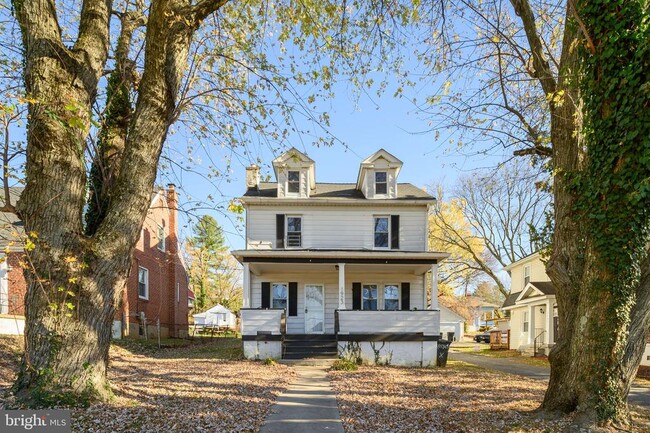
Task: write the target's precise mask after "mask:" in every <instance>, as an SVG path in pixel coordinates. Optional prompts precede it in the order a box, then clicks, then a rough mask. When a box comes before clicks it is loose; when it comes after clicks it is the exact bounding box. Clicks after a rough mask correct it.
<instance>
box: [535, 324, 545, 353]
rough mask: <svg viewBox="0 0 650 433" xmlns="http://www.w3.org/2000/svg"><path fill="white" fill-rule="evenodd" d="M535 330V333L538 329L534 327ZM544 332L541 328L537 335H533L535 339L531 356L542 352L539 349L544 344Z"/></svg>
mask: <svg viewBox="0 0 650 433" xmlns="http://www.w3.org/2000/svg"><path fill="white" fill-rule="evenodd" d="M535 331H536V332H535V333H537V331H539V330H538V329H536V330H535ZM545 334H546V331H544V330H542V331H541V332H539V334H537V336H536V337H535V340H533V356H537V355H543V354H544V353H543V352H542V351H541V350H539V349H540V348H541V347H542V346H543V345H544V335H545Z"/></svg>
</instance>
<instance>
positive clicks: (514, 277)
mask: <svg viewBox="0 0 650 433" xmlns="http://www.w3.org/2000/svg"><path fill="white" fill-rule="evenodd" d="M527 266H528V267H530V281H533V282H534V281H538V282H543V281H551V279H550V278H549V277H548V275H546V267H545V266H544V263H542V261H541V260H540V258H539V256H535V257H533V258H531V260H527V261H524V262H522V263H520V264H519V265H517V266H515V267H513V268H512V269H511V270H510V278H511V283H510V292H511V293H518V292H521V291H522V290H523V289H524V268H525V267H527Z"/></svg>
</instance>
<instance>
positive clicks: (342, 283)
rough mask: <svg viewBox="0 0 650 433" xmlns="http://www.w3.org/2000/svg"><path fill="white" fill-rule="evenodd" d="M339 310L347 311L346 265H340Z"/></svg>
mask: <svg viewBox="0 0 650 433" xmlns="http://www.w3.org/2000/svg"><path fill="white" fill-rule="evenodd" d="M339 310H345V263H339Z"/></svg>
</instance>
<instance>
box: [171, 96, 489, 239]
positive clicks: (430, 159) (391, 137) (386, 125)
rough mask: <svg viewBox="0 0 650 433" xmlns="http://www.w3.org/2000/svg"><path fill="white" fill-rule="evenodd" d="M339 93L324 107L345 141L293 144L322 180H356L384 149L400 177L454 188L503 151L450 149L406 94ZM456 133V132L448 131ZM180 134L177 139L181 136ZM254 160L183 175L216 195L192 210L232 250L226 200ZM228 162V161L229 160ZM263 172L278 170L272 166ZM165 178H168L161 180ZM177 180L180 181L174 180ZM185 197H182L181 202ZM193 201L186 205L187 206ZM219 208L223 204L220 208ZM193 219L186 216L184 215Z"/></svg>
mask: <svg viewBox="0 0 650 433" xmlns="http://www.w3.org/2000/svg"><path fill="white" fill-rule="evenodd" d="M336 95H337V96H336V98H335V99H333V100H328V101H325V102H324V103H322V107H323V108H324V109H325V110H327V111H328V112H329V114H330V116H331V120H330V132H331V133H332V134H333V135H335V136H336V137H337V138H338V139H339V140H340V141H341V142H342V143H343V144H335V145H334V146H332V147H315V146H311V145H310V144H308V143H310V142H311V139H305V140H301V139H300V137H296V138H295V139H294V140H293V141H292V142H290V143H289V145H292V146H295V147H296V148H298V149H300V150H301V151H305V152H306V153H307V154H308V155H309V156H310V157H311V158H312V159H314V160H315V161H316V180H317V182H355V181H356V177H357V173H358V168H359V163H360V162H361V161H362V160H363V159H365V158H366V157H367V156H369V155H371V154H372V153H374V152H375V151H377V150H378V149H380V148H384V149H386V150H387V151H389V152H390V153H392V154H394V155H395V156H396V157H398V158H399V159H401V160H402V161H403V162H404V167H403V168H402V171H401V172H400V176H399V179H398V180H399V181H400V182H410V183H412V184H414V185H416V186H419V187H426V186H427V185H432V184H435V183H438V182H443V184H444V185H446V186H448V187H449V188H451V186H452V185H453V183H454V181H455V180H456V178H457V177H458V176H459V175H461V174H463V173H467V172H470V171H471V170H473V169H476V168H484V167H490V166H494V165H495V163H496V162H498V161H500V160H501V156H499V155H497V156H493V157H491V158H489V159H486V158H485V157H476V156H474V157H466V156H464V155H461V154H460V153H458V152H455V151H453V150H450V145H449V143H448V142H447V141H446V139H448V138H449V135H448V136H447V137H446V138H445V141H442V140H443V138H442V137H444V134H441V138H440V140H439V141H435V139H434V134H433V133H426V130H427V128H428V122H427V120H425V119H422V118H420V116H419V113H418V112H417V110H416V109H415V107H414V106H413V104H412V103H411V102H410V101H409V100H407V99H406V98H402V99H396V98H394V97H393V96H392V92H391V91H390V89H389V91H387V92H385V94H384V95H383V96H381V97H378V96H377V95H372V97H371V96H368V95H362V96H361V97H360V98H359V99H357V98H354V97H353V96H352V95H351V92H350V90H349V89H348V88H347V87H346V86H345V85H343V84H341V85H339V86H338V88H337V89H336ZM449 134H450V135H453V131H450V132H449ZM177 139H179V137H175V138H173V140H177ZM256 151H257V152H258V155H255V156H259V157H260V158H261V159H262V160H263V161H264V162H265V163H267V164H268V163H270V162H271V160H272V159H273V158H274V157H275V156H277V155H274V154H272V152H271V150H270V149H268V148H259V149H257V150H256ZM226 153H227V150H224V149H222V150H219V149H213V151H211V157H210V159H211V160H212V161H211V162H208V159H207V158H206V159H204V160H203V162H202V163H201V164H200V165H198V166H195V169H197V170H198V171H202V172H206V171H207V170H209V166H210V165H211V164H216V165H219V158H222V159H221V161H223V158H224V157H225V156H224V155H225V154H226ZM253 161H254V156H251V157H249V158H248V159H247V158H246V157H244V158H241V159H240V160H239V161H237V162H235V163H233V165H232V172H231V173H230V174H229V176H228V178H227V179H225V178H224V179H219V180H217V181H214V180H213V181H212V182H206V181H205V180H202V179H201V178H199V177H198V176H195V175H192V174H189V173H186V174H184V175H183V180H182V182H181V183H182V191H184V194H185V196H186V197H187V195H188V194H189V195H191V198H192V199H196V200H205V199H206V197H208V195H211V196H212V198H213V200H214V203H212V202H210V203H206V205H205V206H204V207H202V208H201V209H197V210H195V211H193V212H192V213H193V214H194V215H195V216H196V215H201V214H205V213H207V214H210V215H212V216H214V217H215V218H216V219H217V220H218V221H219V223H220V224H221V226H222V227H223V229H224V231H225V233H226V238H227V241H228V244H229V246H230V248H231V249H240V248H244V243H245V240H244V233H243V226H242V224H241V223H240V224H237V222H236V215H233V214H231V213H228V212H224V211H223V208H224V207H225V206H226V205H227V202H228V201H229V200H230V199H232V198H236V197H239V196H240V195H241V194H243V193H244V191H245V167H246V165H248V164H249V163H251V162H253ZM224 165H225V164H224ZM263 174H271V175H272V178H273V180H275V179H274V177H273V174H272V173H269V172H268V171H267V172H266V173H263ZM161 182H163V183H164V182H166V181H165V180H164V179H161ZM175 182H176V183H178V180H176V181H175ZM183 200H184V198H183V196H181V202H182V201H183ZM187 206H188V205H186V207H187ZM218 208H220V209H218ZM181 218H182V219H185V224H187V223H188V221H187V216H181ZM189 234H190V231H189V229H188V227H184V228H183V232H182V233H181V236H187V235H189Z"/></svg>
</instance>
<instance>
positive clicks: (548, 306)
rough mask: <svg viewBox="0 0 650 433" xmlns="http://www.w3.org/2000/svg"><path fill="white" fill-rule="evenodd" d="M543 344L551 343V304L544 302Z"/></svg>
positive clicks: (549, 301) (550, 302)
mask: <svg viewBox="0 0 650 433" xmlns="http://www.w3.org/2000/svg"><path fill="white" fill-rule="evenodd" d="M544 335H545V337H544V344H546V345H549V344H552V343H553V302H552V301H551V300H548V301H546V334H544Z"/></svg>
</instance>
